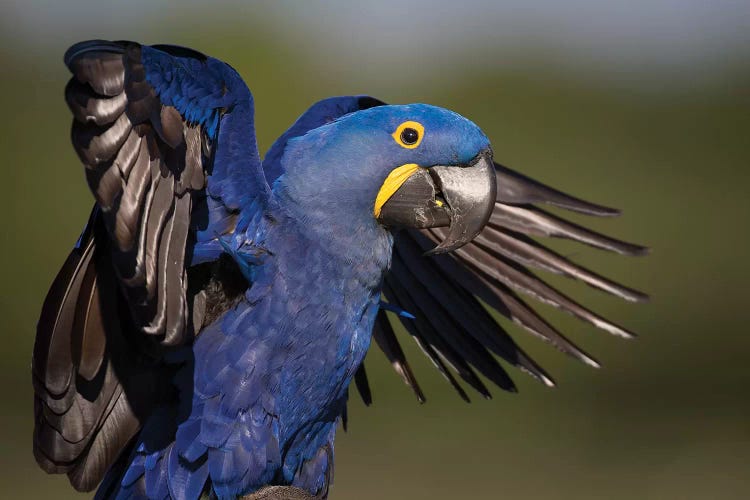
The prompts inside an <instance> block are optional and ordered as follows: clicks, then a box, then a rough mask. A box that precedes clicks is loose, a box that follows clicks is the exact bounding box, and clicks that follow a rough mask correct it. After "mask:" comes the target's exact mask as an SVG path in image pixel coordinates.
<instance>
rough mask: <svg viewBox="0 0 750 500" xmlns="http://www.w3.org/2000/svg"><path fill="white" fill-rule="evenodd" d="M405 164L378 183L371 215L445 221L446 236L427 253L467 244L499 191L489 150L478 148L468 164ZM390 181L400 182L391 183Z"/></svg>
mask: <svg viewBox="0 0 750 500" xmlns="http://www.w3.org/2000/svg"><path fill="white" fill-rule="evenodd" d="M404 167H408V168H407V169H406V170H404ZM404 167H399V169H401V170H399V169H396V170H394V172H393V173H392V175H390V176H389V177H388V179H386V182H385V183H384V184H383V187H381V190H380V193H379V194H378V199H377V200H378V201H376V204H375V216H376V217H377V219H378V220H379V221H380V222H381V223H382V224H384V225H386V226H391V227H411V228H430V227H446V226H447V227H448V235H447V237H446V238H445V240H443V241H442V242H441V243H440V244H439V245H438V246H436V247H435V248H433V249H432V250H430V251H428V252H427V253H426V255H431V254H437V253H444V252H450V251H451V250H455V249H456V248H459V247H461V246H463V245H465V244H466V243H468V242H470V241H471V240H472V239H474V237H475V236H476V235H477V234H479V232H480V231H481V230H482V229H483V228H484V226H485V224H487V221H488V220H489V218H490V215H491V214H492V210H493V208H494V206H495V196H496V192H497V184H496V183H495V167H494V165H493V162H492V151H491V150H489V149H486V150H484V151H482V152H481V153H479V154H478V155H477V156H476V157H474V159H473V160H472V161H471V162H469V163H468V164H466V165H435V166H433V167H429V168H420V167H417V166H416V165H410V166H406V165H405V166H404ZM394 184H398V185H397V186H396V187H395V188H394ZM384 193H385V195H384ZM391 193H392V194H391ZM385 196H387V198H386V199H383V198H384V197H385Z"/></svg>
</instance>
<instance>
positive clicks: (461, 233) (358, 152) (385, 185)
mask: <svg viewBox="0 0 750 500" xmlns="http://www.w3.org/2000/svg"><path fill="white" fill-rule="evenodd" d="M311 157H313V158H315V161H312V162H311V161H310V158H311ZM303 159H304V160H303ZM342 159H344V160H345V161H343V162H342ZM282 163H283V164H284V169H285V172H286V173H285V175H284V176H282V178H281V179H280V180H279V183H278V185H277V187H276V189H278V190H281V191H284V192H285V194H286V195H287V196H288V197H290V198H291V199H293V200H295V201H297V203H298V205H300V206H304V207H305V211H306V213H307V215H308V218H309V219H311V223H315V219H316V217H315V215H313V214H316V213H317V214H318V216H319V217H321V218H325V217H326V216H327V217H330V216H331V214H339V215H340V217H344V218H346V219H347V220H348V221H349V222H348V223H346V225H351V226H350V227H349V228H348V229H349V230H356V229H357V228H358V227H362V226H367V225H372V224H378V225H379V226H381V227H382V228H386V229H397V228H404V227H412V228H430V227H449V231H448V235H447V237H446V238H445V240H443V241H442V242H441V243H440V244H439V245H438V246H437V247H436V248H434V249H433V250H431V251H430V253H440V252H447V251H450V250H454V249H456V248H458V247H460V246H462V245H464V244H466V243H468V242H469V241H471V240H472V239H473V238H474V237H475V236H476V235H477V234H478V233H479V232H480V231H481V230H482V228H483V227H484V225H485V224H486V223H487V220H488V219H489V217H490V214H491V212H492V209H493V207H494V203H495V196H496V182H495V169H494V166H493V162H492V151H491V148H490V144H489V140H488V139H487V137H486V136H485V135H484V133H482V131H481V130H480V129H479V127H477V126H476V125H475V124H474V123H472V122H471V121H469V120H467V119H466V118H464V117H462V116H460V115H458V114H456V113H454V112H452V111H448V110H446V109H442V108H439V107H436V106H429V105H426V104H411V105H402V106H385V105H384V106H376V107H373V108H370V109H366V110H362V111H358V112H355V113H351V114H348V115H345V116H343V117H342V118H340V119H338V120H336V121H334V122H332V123H329V124H326V125H323V126H321V127H318V128H316V129H314V130H312V131H310V132H308V133H307V134H306V135H305V136H303V137H300V138H295V139H292V140H290V142H289V144H288V147H287V152H286V154H285V155H284V157H283V159H282ZM334 165H336V167H333V166H334ZM342 165H343V167H342Z"/></svg>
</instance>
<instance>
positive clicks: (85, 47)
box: [63, 40, 129, 71]
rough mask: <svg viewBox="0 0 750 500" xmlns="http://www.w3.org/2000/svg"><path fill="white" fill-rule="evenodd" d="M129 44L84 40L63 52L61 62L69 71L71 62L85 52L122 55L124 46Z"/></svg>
mask: <svg viewBox="0 0 750 500" xmlns="http://www.w3.org/2000/svg"><path fill="white" fill-rule="evenodd" d="M127 43H129V42H110V41H109V40H86V41H83V42H78V43H76V44H74V45H72V46H71V47H70V48H69V49H68V50H66V51H65V55H64V56H63V61H64V62H65V66H67V67H68V68H69V69H70V70H71V71H72V70H73V69H72V67H71V64H72V63H73V60H74V59H76V58H77V57H79V56H80V55H82V54H85V53H87V52H111V53H113V54H123V53H124V52H125V45H126V44H127Z"/></svg>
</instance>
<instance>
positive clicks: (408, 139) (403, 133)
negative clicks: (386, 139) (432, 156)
mask: <svg viewBox="0 0 750 500" xmlns="http://www.w3.org/2000/svg"><path fill="white" fill-rule="evenodd" d="M391 137H393V140H394V141H396V144H398V145H399V146H401V147H402V148H406V149H414V148H416V147H417V146H419V144H420V143H421V142H422V138H423V137H424V127H423V126H422V124H421V123H419V122H413V121H407V122H404V123H402V124H401V125H399V126H398V127H397V128H396V131H395V132H393V133H392V134H391Z"/></svg>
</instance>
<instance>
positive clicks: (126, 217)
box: [33, 40, 271, 491]
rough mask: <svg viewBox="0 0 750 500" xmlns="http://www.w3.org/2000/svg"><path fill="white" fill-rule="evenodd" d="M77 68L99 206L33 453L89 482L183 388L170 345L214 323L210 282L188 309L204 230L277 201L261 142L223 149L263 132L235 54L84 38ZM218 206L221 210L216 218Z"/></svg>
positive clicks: (71, 53)
mask: <svg viewBox="0 0 750 500" xmlns="http://www.w3.org/2000/svg"><path fill="white" fill-rule="evenodd" d="M65 64H66V66H67V67H68V69H69V70H70V71H71V73H72V78H71V80H70V82H69V83H68V85H67V86H66V88H65V100H66V103H67V104H68V107H69V108H70V110H71V113H72V115H73V125H72V128H71V140H72V143H73V147H74V149H75V150H76V153H77V154H78V156H79V158H80V160H81V162H82V163H83V164H84V167H85V173H86V179H87V181H88V183H89V187H90V188H91V191H92V193H93V194H94V198H95V200H96V207H95V208H94V211H93V212H92V217H91V219H90V221H89V224H88V225H87V228H86V230H85V231H84V234H83V235H82V236H81V238H80V240H79V244H78V245H77V247H76V248H75V249H74V250H73V252H72V253H71V255H70V257H69V258H68V260H67V261H66V263H65V264H64V266H63V268H62V270H61V271H60V273H59V274H58V276H57V278H56V279H55V282H54V283H53V285H52V288H51V289H50V292H49V294H48V296H47V299H46V301H45V304H44V307H43V309H42V314H41V317H40V320H39V325H38V328H37V338H36V343H35V349H34V360H33V373H34V377H33V379H34V391H35V403H34V407H35V415H36V425H35V434H34V436H35V437H34V453H35V456H36V457H37V460H38V462H39V463H40V465H41V466H42V467H43V468H45V470H48V471H50V472H64V473H67V474H68V476H69V478H70V480H71V483H72V484H73V485H74V486H75V487H76V488H77V489H80V490H85V491H88V490H90V489H92V488H94V487H95V486H96V485H97V484H98V483H99V482H100V480H101V478H102V476H103V474H104V472H105V471H106V470H107V469H108V468H109V467H110V465H111V464H112V463H114V462H115V461H116V460H117V458H118V456H119V455H120V454H121V453H122V452H123V450H125V449H126V448H127V446H128V443H129V442H130V440H131V438H132V437H133V436H134V435H135V433H136V432H137V431H138V429H139V428H140V422H141V421H142V420H143V418H144V417H145V416H146V415H148V414H149V413H150V412H151V410H152V409H153V405H154V404H155V402H156V401H159V400H163V398H164V397H165V394H167V391H169V390H172V389H171V387H170V382H169V381H170V380H171V375H170V373H171V370H173V367H170V366H169V365H168V363H166V362H163V361H162V359H161V355H162V353H163V352H165V351H164V350H165V348H166V347H170V346H178V345H180V344H185V343H188V342H191V341H192V338H193V335H194V334H195V333H196V332H195V331H196V330H198V329H199V328H200V327H201V326H202V322H203V314H202V311H204V310H205V308H206V304H205V303H203V302H201V301H202V300H203V301H205V297H206V294H205V293H202V292H201V290H200V286H201V285H200V283H199V284H197V285H194V288H195V289H194V290H193V291H192V292H191V294H190V300H193V298H194V299H195V301H196V304H197V308H195V309H194V310H190V308H189V307H188V306H187V304H188V272H187V267H188V266H189V265H190V258H191V252H192V250H193V244H194V243H195V241H196V240H197V238H196V234H197V232H202V234H204V235H209V236H206V237H204V238H203V240H204V241H207V242H210V241H211V240H212V239H215V238H217V237H218V236H220V235H221V234H225V232H226V231H231V230H232V229H233V228H234V224H233V223H226V221H225V219H227V218H230V219H231V218H233V217H234V216H235V214H236V213H237V212H238V211H239V210H240V209H242V208H243V207H244V206H245V205H244V204H247V205H248V206H249V205H251V204H254V205H253V206H259V207H263V206H264V205H265V204H266V203H271V200H270V198H269V196H270V194H269V189H268V185H267V182H266V181H265V178H264V177H263V172H262V169H261V166H260V159H259V157H258V153H257V150H256V147H255V142H254V141H247V140H243V141H241V142H238V143H237V144H236V145H233V146H232V147H231V148H226V147H224V144H225V143H226V142H227V141H232V140H233V136H234V135H235V134H242V137H243V138H246V137H248V136H250V137H252V135H253V134H254V126H253V101H252V95H251V94H250V91H249V90H248V89H247V86H246V85H245V84H244V82H242V80H241V78H240V77H239V75H238V74H237V73H236V72H235V71H234V70H233V69H231V68H230V67H229V66H227V65H226V64H224V63H222V62H220V61H218V60H216V59H211V58H207V57H205V56H203V55H202V54H199V53H197V52H195V51H191V50H189V49H181V48H177V47H170V46H158V47H146V46H141V45H139V44H137V43H133V42H107V41H102V40H93V41H88V42H81V43H79V44H76V45H74V46H73V47H71V48H70V49H69V50H68V52H67V53H66V55H65ZM217 148H218V150H220V151H221V158H220V159H219V160H218V161H214V160H215V154H214V153H215V151H216V150H217ZM209 174H210V180H209ZM228 186H229V187H228ZM207 187H210V188H211V189H212V196H211V197H210V198H211V201H210V202H208V197H207V195H206V191H207ZM238 192H241V195H242V196H241V197H238V195H237V193H238ZM196 204H197V205H199V206H198V207H197V209H196V206H195V205H196ZM207 205H210V206H211V207H212V208H214V209H215V210H217V211H219V212H221V217H220V218H219V219H218V221H219V222H220V223H219V224H217V225H216V226H215V227H214V226H212V224H213V223H214V222H216V220H212V219H211V218H210V217H209V218H204V217H203V214H205V213H207V212H208V210H207ZM230 205H231V208H230V207H229V206H230ZM221 207H224V210H223V211H222V210H219V209H220V208H221ZM194 210H195V212H196V213H197V214H198V215H197V216H195V217H194V216H193V215H194V214H193V212H194ZM206 254H207V252H203V253H202V255H204V256H205V255H206ZM211 255H213V254H211ZM211 255H209V257H211ZM214 257H218V255H214ZM209 260H210V259H209ZM196 276H198V277H201V276H202V275H201V274H200V273H197V274H196ZM200 279H205V278H203V277H201V278H200ZM194 319H195V320H196V321H198V322H199V324H197V325H195V326H194V325H193V324H192V321H193V320H194Z"/></svg>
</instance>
